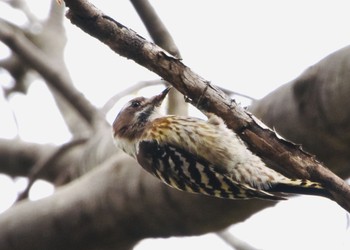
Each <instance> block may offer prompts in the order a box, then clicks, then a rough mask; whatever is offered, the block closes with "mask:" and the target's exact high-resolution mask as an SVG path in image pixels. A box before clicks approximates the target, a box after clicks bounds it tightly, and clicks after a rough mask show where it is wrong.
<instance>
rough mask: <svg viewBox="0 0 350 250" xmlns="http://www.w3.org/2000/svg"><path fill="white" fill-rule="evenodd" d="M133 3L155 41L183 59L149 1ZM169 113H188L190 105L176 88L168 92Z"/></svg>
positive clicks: (141, 0) (133, 0)
mask: <svg viewBox="0 0 350 250" xmlns="http://www.w3.org/2000/svg"><path fill="white" fill-rule="evenodd" d="M131 3H132V4H133V5H134V7H135V9H136V11H137V13H138V14H139V16H140V17H141V19H142V21H143V23H144V24H145V26H146V28H147V31H148V33H149V34H150V35H151V37H152V39H153V41H154V42H155V43H156V44H157V45H158V46H159V47H161V48H162V49H164V50H166V51H167V52H169V53H170V54H171V55H173V56H174V57H176V58H179V59H181V54H180V51H179V49H178V48H177V46H176V44H175V42H174V39H173V38H172V36H171V34H170V32H169V31H168V29H167V28H166V27H165V25H164V23H163V22H162V20H161V19H160V18H159V16H158V14H157V13H156V11H155V10H154V8H153V7H152V5H151V4H150V3H149V1H148V0H131ZM167 113H168V114H176V115H187V114H188V105H187V103H186V102H185V100H184V97H183V95H182V94H181V93H179V91H177V90H176V89H173V90H172V91H170V93H169V94H168V105H167Z"/></svg>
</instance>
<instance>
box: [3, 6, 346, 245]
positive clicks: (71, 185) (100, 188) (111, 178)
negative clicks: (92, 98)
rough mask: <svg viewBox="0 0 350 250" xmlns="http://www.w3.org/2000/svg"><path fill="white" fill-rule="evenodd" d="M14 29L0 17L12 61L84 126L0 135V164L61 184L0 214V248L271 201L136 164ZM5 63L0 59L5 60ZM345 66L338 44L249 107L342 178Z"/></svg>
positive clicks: (167, 226)
mask: <svg viewBox="0 0 350 250" xmlns="http://www.w3.org/2000/svg"><path fill="white" fill-rule="evenodd" d="M54 2H55V1H54ZM67 2H68V1H67ZM78 2H80V1H76V2H75V1H71V3H70V4H71V6H72V5H74V4H77V3H78ZM82 2H84V1H82ZM135 2H137V1H135ZM54 4H55V3H54ZM60 13H61V15H62V12H60ZM57 22H61V19H60V18H58V19H57ZM118 25H120V24H118ZM17 32H20V31H18V29H17V31H16V32H15V31H14V30H12V31H11V26H9V25H8V24H6V22H2V21H1V22H0V40H2V41H3V42H4V43H6V44H8V46H9V47H10V48H11V49H12V50H13V52H14V54H13V55H12V56H16V57H18V58H20V59H21V58H24V59H25V60H24V61H22V62H21V63H20V64H18V65H16V66H13V67H22V68H23V67H25V68H28V69H34V70H36V71H37V72H39V73H40V75H41V77H42V78H43V79H45V80H46V82H47V84H48V85H49V86H51V89H52V90H53V89H54V90H53V91H55V92H56V93H55V95H59V96H61V97H60V99H59V102H60V103H61V102H62V103H64V104H63V106H62V107H65V108H61V112H62V113H63V114H66V115H65V117H67V118H66V123H67V125H68V126H69V127H70V128H71V132H72V134H73V135H75V137H79V138H80V137H82V134H83V135H84V138H86V140H83V141H81V143H74V140H73V141H72V142H71V144H69V143H68V144H67V145H65V146H63V145H62V146H61V147H56V146H48V145H40V144H34V143H27V142H23V141H20V140H17V139H16V140H3V139H1V140H0V172H1V173H4V174H7V175H9V176H14V177H15V176H28V177H33V175H34V177H35V178H42V179H46V180H48V181H50V182H52V183H55V184H56V185H57V186H61V187H58V188H57V190H56V192H55V193H54V194H53V195H52V196H50V197H48V198H45V199H42V200H39V201H28V200H23V201H21V202H19V203H18V204H16V205H15V206H13V207H12V208H10V209H9V210H8V211H6V212H5V213H3V214H1V215H0V249H3V250H5V249H9V250H10V249H11V250H13V249H21V250H24V249H28V250H29V249H131V248H132V247H133V246H134V245H135V244H136V243H137V242H138V241H140V240H141V239H144V238H148V237H169V236H184V235H198V234H203V233H207V232H213V231H217V230H221V229H223V228H225V227H227V226H229V225H231V224H234V223H237V222H242V221H244V220H245V219H247V218H249V217H250V216H251V215H253V214H254V213H256V212H258V211H260V210H261V209H263V208H265V207H268V206H273V205H275V203H274V202H271V201H262V200H244V201H233V200H222V199H215V198H211V197H206V196H201V195H194V194H189V193H184V192H179V191H177V190H174V189H171V188H169V187H167V186H165V185H164V184H162V183H160V182H159V181H158V180H157V179H155V178H153V177H152V176H150V175H148V174H147V173H145V172H144V171H143V170H142V169H141V168H140V167H139V166H138V164H137V163H136V162H135V161H134V160H133V159H131V158H130V157H128V156H126V155H124V154H123V153H121V152H120V151H118V150H117V149H116V148H115V146H114V145H113V143H112V138H111V128H110V126H109V125H107V123H106V122H105V121H104V120H103V118H101V117H102V115H101V114H99V112H98V110H97V109H96V108H94V107H93V106H92V105H91V104H90V102H89V101H88V100H86V99H85V98H84V97H83V96H82V95H80V94H79V91H78V90H76V89H75V88H74V86H73V85H72V84H71V83H70V79H69V77H68V76H67V77H65V78H64V79H63V80H62V79H61V80H60V79H55V77H53V78H50V75H47V74H45V72H53V74H54V75H55V74H56V73H57V71H58V72H60V71H61V70H62V67H64V66H63V65H60V68H58V69H56V70H57V71H55V69H52V67H50V66H52V65H51V63H49V61H46V62H47V63H46V64H45V63H34V62H45V60H49V59H48V58H50V57H51V56H49V55H47V53H48V52H47V50H42V51H41V52H40V50H39V49H38V46H36V48H31V51H37V53H32V54H30V53H29V54H27V53H26V52H28V51H23V50H21V49H23V48H24V47H21V46H22V43H27V44H28V43H31V44H32V45H33V44H34V45H35V42H34V41H31V40H30V39H29V38H28V39H25V38H23V37H22V36H17V34H18V33H17ZM43 36H44V34H43ZM39 37H40V36H39ZM87 39H89V38H87ZM9 41H10V42H9ZM11 46H12V47H11ZM13 46H15V47H13ZM39 47H41V46H39ZM52 49H54V48H51V50H52ZM48 51H50V50H48ZM60 51H61V53H63V49H62V50H60ZM38 55H43V56H42V57H40V58H38ZM45 56H46V57H45ZM60 56H62V54H61V55H60ZM40 60H41V61H40ZM23 62H24V63H23ZM17 63H19V61H18V60H17ZM4 65H7V64H6V63H3V64H0V66H2V67H3V68H5V69H6V70H9V67H5V66H4ZM13 72H14V71H13ZM41 72H43V73H41ZM64 72H66V71H64ZM349 72H350V47H346V48H344V49H342V50H339V51H337V52H335V53H334V54H332V55H330V56H328V57H326V58H325V59H324V60H322V61H321V62H319V63H318V64H316V65H315V66H313V67H311V68H310V69H308V70H306V71H305V72H304V73H303V74H302V75H301V76H300V77H298V78H296V79H295V80H293V81H291V82H290V83H287V84H285V85H283V86H282V87H281V88H279V89H277V90H275V91H274V92H272V93H271V94H269V95H268V96H266V97H265V98H263V99H262V100H259V101H257V102H255V103H253V105H252V106H251V107H250V111H251V112H253V113H254V114H255V115H256V116H257V117H259V118H261V119H262V120H263V121H264V122H265V123H266V124H268V125H269V126H270V127H272V128H275V129H276V131H277V132H278V133H280V134H281V135H282V136H284V137H285V138H287V139H289V140H291V141H293V142H296V143H300V144H302V145H303V147H304V148H305V149H306V150H307V151H309V152H312V153H314V154H315V155H316V156H317V158H318V159H320V160H322V161H323V162H325V163H326V165H327V167H328V168H329V169H331V170H332V171H333V172H335V173H336V174H338V175H339V176H341V177H342V178H348V177H349V176H350V168H349V167H348V165H347V162H349V159H348V158H349V157H350V156H349V155H350V154H349V153H348V152H349V147H350V141H349V135H348V131H349V130H348V129H347V128H348V126H349V124H350V112H349V111H348V109H347V107H348V105H347V104H348V102H349V99H348V98H347V96H348V95H349V94H350V89H349V86H350V85H349V82H350V73H349ZM14 78H15V77H14ZM15 79H16V80H17V78H15ZM18 79H19V78H18ZM20 79H22V78H20ZM64 84H66V85H64ZM62 85H64V86H65V87H64V88H63V87H61V86H62ZM208 86H209V85H208ZM13 91H15V90H13ZM67 107H68V108H67ZM72 110H73V113H72ZM175 112H179V113H183V112H186V111H175ZM69 117H70V118H72V117H73V120H71V119H68V118H69ZM72 121H74V122H72ZM80 124H84V127H83V131H84V133H80V132H81V131H79V128H80ZM62 148H63V149H62ZM286 168H287V167H286ZM33 173H34V174H33Z"/></svg>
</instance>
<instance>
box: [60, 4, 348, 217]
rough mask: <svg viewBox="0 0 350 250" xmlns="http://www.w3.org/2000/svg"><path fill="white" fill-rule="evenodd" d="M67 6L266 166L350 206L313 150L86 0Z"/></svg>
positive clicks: (74, 17) (343, 187)
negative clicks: (211, 116)
mask: <svg viewBox="0 0 350 250" xmlns="http://www.w3.org/2000/svg"><path fill="white" fill-rule="evenodd" d="M65 2H66V4H67V6H68V7H69V8H70V9H69V11H68V13H67V17H68V18H69V19H70V20H71V22H72V23H73V24H75V25H77V26H78V27H80V28H81V29H82V30H84V31H85V32H87V33H88V34H90V35H92V36H94V37H96V38H97V39H99V40H101V41H102V42H103V43H105V44H106V45H108V46H109V47H110V48H111V49H112V50H113V51H115V52H116V53H118V54H120V55H122V56H125V57H127V58H129V59H132V60H134V61H135V62H137V63H139V64H140V65H142V66H144V67H146V68H148V69H149V70H151V71H153V72H155V73H157V74H158V75H159V76H161V77H163V78H164V79H165V80H167V81H169V82H170V83H171V84H172V85H173V86H174V87H176V88H177V89H178V90H179V91H180V92H182V93H183V94H184V95H186V96H188V98H189V99H190V100H191V102H192V103H193V104H194V105H195V106H197V107H199V108H200V109H201V110H205V111H207V112H213V113H215V114H217V115H218V116H220V117H222V118H223V119H224V121H225V122H226V124H227V126H228V127H229V128H231V129H233V130H234V131H235V132H236V133H237V134H238V135H239V136H240V137H241V138H242V139H243V140H244V141H245V142H246V143H247V145H248V146H249V148H250V149H251V150H252V151H254V152H255V153H256V154H257V155H259V156H260V157H262V158H263V159H264V160H265V161H266V163H268V165H269V166H270V167H271V168H274V169H275V170H277V171H279V172H281V173H283V174H285V175H287V176H289V177H298V178H305V179H311V180H314V181H318V182H321V183H322V184H324V185H325V186H326V187H327V188H328V189H329V190H330V192H331V193H332V194H333V196H334V200H335V201H336V202H337V203H338V204H340V205H341V206H343V207H344V208H345V209H347V210H348V211H350V187H349V186H348V185H347V184H346V183H345V182H344V181H343V180H342V179H340V178H339V177H337V176H336V175H334V174H333V173H332V172H331V171H329V170H327V169H325V168H324V167H323V166H322V164H321V163H319V162H318V161H316V160H315V158H314V157H313V156H311V155H310V154H308V153H305V152H304V151H302V150H301V149H300V147H298V146H295V145H294V144H292V143H288V142H286V141H283V140H281V139H279V138H278V137H277V136H276V135H275V134H274V133H273V132H272V131H271V130H269V129H265V128H262V127H261V126H259V125H258V124H257V122H256V121H255V120H254V119H253V118H252V116H251V115H250V114H249V113H247V112H245V111H244V110H243V109H242V108H241V107H239V106H238V105H237V104H236V103H234V102H233V101H232V100H230V99H228V98H227V97H226V96H225V94H223V93H222V92H221V91H219V90H218V89H217V88H215V87H213V86H212V85H211V84H210V83H209V82H208V81H206V80H205V79H203V78H201V77H200V76H199V75H197V74H196V73H194V72H193V71H192V70H191V69H190V68H188V67H187V66H185V65H184V64H183V63H182V62H181V61H180V60H178V59H176V58H174V57H172V56H170V55H168V54H167V53H166V52H165V51H164V50H162V49H161V48H159V47H158V46H156V45H155V44H152V43H150V42H148V41H146V40H145V39H144V38H142V37H140V36H139V35H137V34H136V33H135V32H134V31H132V30H130V29H128V28H126V27H125V26H124V25H122V24H120V23H118V22H117V21H115V20H113V19H112V18H110V17H108V16H106V15H104V14H103V13H102V12H101V11H99V10H97V9H96V8H95V7H94V6H92V5H91V4H89V3H88V2H87V1H84V0H80V1H72V0H66V1H65Z"/></svg>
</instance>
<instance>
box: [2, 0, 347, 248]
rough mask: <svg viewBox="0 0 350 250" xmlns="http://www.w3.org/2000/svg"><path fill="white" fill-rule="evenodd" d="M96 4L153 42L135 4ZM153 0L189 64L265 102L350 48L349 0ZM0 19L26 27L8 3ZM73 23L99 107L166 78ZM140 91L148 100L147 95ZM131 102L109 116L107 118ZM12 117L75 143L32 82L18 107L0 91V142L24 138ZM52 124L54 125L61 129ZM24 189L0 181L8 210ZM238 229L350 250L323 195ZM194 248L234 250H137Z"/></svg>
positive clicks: (256, 239) (39, 9) (166, 244)
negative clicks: (137, 86) (134, 87)
mask: <svg viewBox="0 0 350 250" xmlns="http://www.w3.org/2000/svg"><path fill="white" fill-rule="evenodd" d="M29 2H30V6H31V7H33V11H34V12H36V13H39V14H40V15H41V16H44V15H43V14H42V13H45V11H46V9H47V7H45V6H46V4H47V2H49V1H35V0H31V1H29ZM92 2H94V4H95V5H96V6H97V7H98V8H100V9H101V10H102V11H104V12H105V13H106V14H108V15H111V16H112V17H113V18H114V19H116V20H118V21H119V22H121V23H123V24H124V25H126V26H128V27H130V28H131V29H133V30H135V31H136V32H138V33H139V34H140V35H141V36H143V37H145V38H149V36H148V35H147V32H146V31H145V29H144V27H143V25H142V23H141V21H140V20H139V19H138V17H137V14H136V12H135V11H134V9H133V7H132V6H131V4H130V2H129V1H101V0H100V1H98V0H95V1H92ZM151 3H153V6H154V7H155V9H156V10H157V11H158V13H159V15H160V16H161V18H162V20H163V21H164V23H165V24H166V26H167V27H168V29H169V31H170V32H171V34H172V35H173V38H174V40H175V42H176V44H177V45H178V47H179V49H180V51H181V54H182V57H183V61H184V63H185V64H187V65H188V66H189V67H191V68H192V69H193V70H195V71H196V72H197V73H199V74H200V75H201V76H203V77H204V78H206V79H207V80H209V81H211V82H212V83H213V84H217V85H220V86H222V87H225V88H228V89H231V90H234V91H236V92H240V93H243V94H246V95H249V96H252V97H254V98H260V97H263V96H264V95H266V94H267V93H269V92H271V91H272V90H274V89H275V88H277V87H278V86H280V85H282V84H284V83H286V82H288V81H290V80H292V79H293V78H295V77H297V76H298V75H299V74H300V73H301V72H303V71H304V70H305V69H306V68H307V67H309V66H311V65H313V64H315V63H317V62H318V61H319V60H320V59H322V58H323V57H325V56H327V55H328V54H330V53H332V52H334V51H336V50H338V49H340V48H342V47H344V46H347V45H349V44H350V32H349V30H350V28H349V26H350V15H349V9H350V8H349V7H350V3H349V2H348V1H337V0H333V1H330V0H329V1H314V0H312V1H310V0H309V1H300V0H298V1H277V0H275V1H271V0H267V1H258V0H256V1H237V0H225V1H224V0H222V1H214V0H210V1H209V0H201V1H199V0H192V1H188V0H178V1H161V0H154V1H151ZM0 17H3V18H6V19H11V20H12V21H13V22H15V23H21V22H23V17H21V16H20V15H17V14H16V13H12V12H10V10H9V9H7V8H6V7H5V5H4V4H3V3H0ZM65 26H66V28H67V36H68V44H67V48H66V53H65V57H66V61H67V66H68V68H69V69H70V70H71V75H72V78H73V82H74V84H75V85H76V87H77V88H78V89H79V90H81V91H82V92H83V93H84V94H85V95H86V97H87V98H88V99H89V100H91V101H92V102H93V103H94V104H95V105H96V106H98V107H101V106H102V105H103V104H104V103H105V102H106V101H107V100H108V99H109V98H110V97H111V96H112V95H114V94H115V93H118V92H119V91H121V90H122V89H123V88H126V87H128V86H130V85H131V84H134V83H136V82H138V81H141V80H153V79H158V78H159V77H157V76H156V75H155V74H153V73H151V72H149V71H147V70H145V69H143V68H142V67H141V66H138V65H137V64H135V63H134V62H133V61H131V60H127V59H125V58H122V57H120V56H119V55H117V54H114V53H113V52H112V51H111V50H110V49H109V48H107V47H106V46H104V45H101V44H100V43H99V42H97V41H96V40H95V39H94V38H92V37H90V36H88V35H86V34H84V33H83V32H82V31H81V30H80V29H78V28H76V27H74V26H73V25H71V24H70V23H69V21H66V23H65ZM5 55H6V50H5V48H4V47H3V46H1V44H0V58H2V57H4V56H5ZM8 81H9V80H8V77H7V76H6V75H4V74H3V72H1V71H0V84H1V85H7V84H9V82H8ZM97 87H98V91H96V88H97ZM158 89H159V90H160V89H161V87H159V88H158ZM140 94H142V95H150V93H149V90H148V91H147V90H145V91H142V92H140ZM38 97H40V98H38ZM128 98H129V97H126V98H124V99H123V100H121V102H120V103H118V104H117V105H116V107H115V108H114V109H113V110H112V111H111V112H110V113H109V114H108V116H107V119H108V120H109V121H112V120H113V119H114V117H115V115H116V113H117V112H118V111H119V108H120V106H122V105H124V102H125V101H126V100H127V99H128ZM43 104H45V105H43ZM12 111H14V112H15V114H16V119H17V121H18V124H19V125H20V127H19V128H18V129H19V133H20V138H21V139H23V140H26V141H33V142H38V143H55V144H61V143H63V142H64V141H67V140H69V138H70V137H69V134H68V131H67V129H66V128H65V126H64V123H63V122H62V120H61V119H60V115H59V112H58V110H57V109H56V108H55V106H54V103H53V101H52V99H50V96H48V95H47V89H46V88H45V87H44V86H43V83H41V82H40V81H37V82H36V83H35V84H33V86H32V87H31V88H30V89H29V93H28V96H25V97H24V96H20V95H17V96H14V97H13V98H11V102H10V104H8V103H6V102H4V100H3V95H2V92H1V90H0V117H2V119H3V120H2V121H1V122H0V137H1V138H13V137H14V136H16V134H17V128H16V126H15V122H14V119H13V114H12ZM42 117H45V119H42ZM47 127H51V128H52V127H54V129H55V133H51V130H47V129H46V128H47ZM24 183H25V181H24V180H23V179H20V180H18V181H16V182H13V181H12V180H11V179H9V178H7V177H4V176H0V192H1V194H0V197H1V199H2V200H1V202H0V204H1V206H0V211H2V210H3V209H5V208H6V207H8V206H9V205H10V204H11V203H12V202H13V200H14V197H15V195H16V190H20V189H23V187H24ZM35 189H36V190H37V191H35V190H33V191H32V192H31V197H32V198H33V199H37V198H40V197H42V196H45V195H48V194H50V193H52V189H50V187H49V186H48V185H46V184H43V183H42V182H41V183H39V184H38V185H37V186H36V187H35ZM230 231H231V232H232V233H234V235H235V236H237V237H240V238H241V239H242V240H245V241H247V242H249V243H250V244H252V245H253V246H255V247H257V248H260V249H272V250H273V249H276V250H277V249H301V250H302V249H324V250H326V249H339V250H345V249H350V232H349V229H348V218H347V216H346V213H345V211H344V210H343V209H341V208H340V207H339V206H338V205H336V204H335V203H333V202H331V201H328V200H326V199H323V198H317V197H301V198H294V199H291V200H289V201H286V202H281V203H279V204H278V205H277V206H276V207H274V208H269V209H266V210H264V211H262V212H261V213H259V214H256V215H254V216H253V217H252V218H250V219H249V220H248V221H246V222H244V223H241V224H239V225H236V226H233V227H231V228H230ZM189 246H194V247H195V248H197V249H199V248H201V249H214V248H215V249H230V248H229V247H228V246H227V245H226V244H225V243H223V242H222V241H221V240H219V239H218V238H217V237H216V236H215V235H208V236H201V237H189V238H182V239H178V238H175V239H166V240H156V241H155V240H146V241H144V242H142V243H141V244H139V245H138V246H137V247H136V249H137V250H146V249H164V248H166V249H181V248H182V249H188V248H189Z"/></svg>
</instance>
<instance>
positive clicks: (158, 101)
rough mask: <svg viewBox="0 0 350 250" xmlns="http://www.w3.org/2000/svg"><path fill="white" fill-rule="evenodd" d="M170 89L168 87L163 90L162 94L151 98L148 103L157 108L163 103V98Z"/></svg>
mask: <svg viewBox="0 0 350 250" xmlns="http://www.w3.org/2000/svg"><path fill="white" fill-rule="evenodd" d="M171 88H172V87H171V86H169V87H167V88H166V89H164V90H163V91H162V93H160V94H159V95H156V96H153V97H151V99H150V103H152V104H153V105H154V106H155V107H159V106H160V105H161V104H162V102H163V101H164V99H165V97H166V96H167V94H168V93H169V91H170V89H171Z"/></svg>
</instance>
